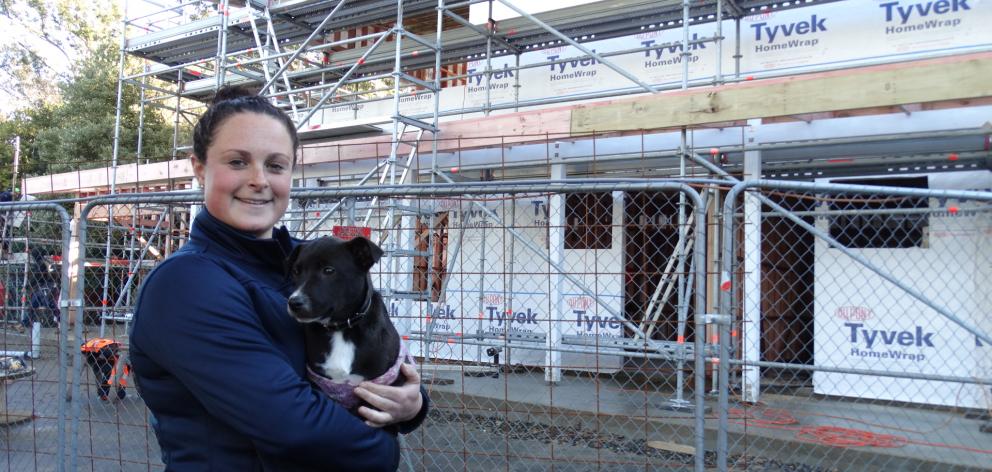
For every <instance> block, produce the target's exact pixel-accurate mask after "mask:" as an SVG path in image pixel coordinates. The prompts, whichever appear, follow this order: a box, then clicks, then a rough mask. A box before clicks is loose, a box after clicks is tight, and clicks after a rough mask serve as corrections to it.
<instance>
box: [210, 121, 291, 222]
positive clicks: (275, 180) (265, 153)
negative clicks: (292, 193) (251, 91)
mask: <svg viewBox="0 0 992 472" xmlns="http://www.w3.org/2000/svg"><path fill="white" fill-rule="evenodd" d="M192 159H193V172H194V173H195V174H196V178H197V179H198V180H199V181H200V184H202V185H203V197H204V201H205V205H206V206H207V211H209V212H210V214H211V215H213V216H214V217H215V218H217V219H219V220H221V221H223V222H224V223H227V224H228V225H230V226H231V227H233V228H235V229H238V230H241V231H245V232H248V233H251V234H253V235H255V236H256V237H259V238H270V237H272V228H273V227H274V226H275V224H276V222H277V221H279V219H280V218H282V215H283V213H285V212H286V207H287V206H288V205H289V187H290V184H291V180H292V175H293V172H292V170H293V169H292V166H293V141H292V139H291V138H290V136H289V132H287V130H286V127H285V125H283V123H282V122H280V121H279V120H276V119H275V118H272V117H270V116H268V115H263V114H260V113H238V114H235V115H232V116H230V117H228V118H227V119H225V120H224V121H223V122H221V124H220V126H219V127H218V128H217V129H216V130H215V131H214V135H213V140H212V142H211V143H210V146H209V147H208V148H207V156H206V162H203V161H201V160H200V159H197V158H196V157H193V158H192Z"/></svg>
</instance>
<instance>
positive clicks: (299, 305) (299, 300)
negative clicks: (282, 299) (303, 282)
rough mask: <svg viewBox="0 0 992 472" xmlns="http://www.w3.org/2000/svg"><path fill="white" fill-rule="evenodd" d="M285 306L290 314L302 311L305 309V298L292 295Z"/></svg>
mask: <svg viewBox="0 0 992 472" xmlns="http://www.w3.org/2000/svg"><path fill="white" fill-rule="evenodd" d="M287 304H288V305H289V311H292V312H300V311H304V310H306V308H307V300H306V298H305V297H302V296H300V295H293V296H291V297H289V300H288V301H287Z"/></svg>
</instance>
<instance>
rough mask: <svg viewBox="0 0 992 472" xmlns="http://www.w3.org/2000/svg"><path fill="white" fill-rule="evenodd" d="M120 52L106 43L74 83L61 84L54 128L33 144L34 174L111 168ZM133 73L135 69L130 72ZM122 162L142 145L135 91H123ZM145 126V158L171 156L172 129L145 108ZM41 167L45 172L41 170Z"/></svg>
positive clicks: (83, 66)
mask: <svg viewBox="0 0 992 472" xmlns="http://www.w3.org/2000/svg"><path fill="white" fill-rule="evenodd" d="M118 54H119V52H118V50H117V48H116V47H115V46H114V45H113V44H112V43H110V42H109V41H108V42H105V43H104V44H103V46H102V47H100V48H98V49H97V50H95V51H94V53H93V54H92V55H91V56H90V57H88V58H87V59H86V60H85V61H84V62H83V63H82V64H81V65H80V67H79V70H78V72H77V73H76V75H75V77H73V79H72V81H70V82H67V83H65V84H64V85H63V86H61V87H60V88H61V92H62V103H60V104H58V105H57V106H55V107H54V108H53V109H52V111H51V115H52V117H51V121H50V126H47V127H45V128H44V129H41V130H40V131H39V132H38V134H37V137H36V140H35V143H34V145H35V147H34V149H33V150H34V151H35V152H34V153H32V155H31V158H32V159H31V163H32V164H34V165H35V167H32V170H33V171H35V172H39V171H40V173H58V172H70V171H74V170H77V169H79V168H90V167H101V166H109V165H110V164H111V158H112V157H113V144H114V126H115V116H116V103H117V72H118V69H117V68H118V60H119V56H118ZM131 69H133V68H131ZM122 92H123V97H122V107H121V123H120V129H121V132H120V149H119V151H118V163H121V164H123V163H132V162H135V159H136V158H137V157H138V156H137V144H138V127H139V126H138V125H139V120H140V119H141V118H140V117H139V113H140V110H139V100H140V95H139V91H138V90H137V88H136V87H133V86H125V87H124V88H123V89H122ZM143 121H144V123H143V127H142V131H143V133H142V137H141V138H142V153H141V157H143V158H145V159H151V160H160V159H162V158H166V157H169V156H171V149H172V148H171V145H172V130H171V126H170V125H169V124H167V123H166V121H165V118H164V117H163V116H162V115H161V114H160V113H159V112H157V111H156V110H154V109H151V108H146V110H145V114H144V118H143ZM39 165H41V166H42V167H43V168H39V167H38V166H39Z"/></svg>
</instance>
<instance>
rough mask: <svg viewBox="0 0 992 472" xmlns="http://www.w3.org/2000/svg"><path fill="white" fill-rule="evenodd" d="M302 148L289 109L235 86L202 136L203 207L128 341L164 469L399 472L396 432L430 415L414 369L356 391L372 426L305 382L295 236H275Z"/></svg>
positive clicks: (141, 302) (207, 118)
mask: <svg viewBox="0 0 992 472" xmlns="http://www.w3.org/2000/svg"><path fill="white" fill-rule="evenodd" d="M298 146H299V142H298V140H297V137H296V128H295V126H294V125H293V123H292V121H291V120H290V119H289V118H288V117H287V116H286V115H285V114H284V113H283V112H282V111H281V110H279V109H277V108H275V107H274V106H272V105H271V104H270V103H269V102H268V101H266V100H265V99H263V98H261V97H258V96H254V95H246V94H245V93H243V92H240V91H237V90H231V89H225V90H221V91H220V92H218V97H217V98H216V99H215V100H214V103H213V104H212V105H211V106H210V108H209V109H208V110H207V111H206V112H204V114H203V115H202V116H201V117H200V120H199V122H198V123H197V125H196V128H195V129H194V135H193V153H194V156H193V158H192V164H193V170H194V173H195V175H196V178H197V179H198V180H199V182H200V183H201V184H202V186H203V189H204V207H205V210H204V211H201V212H200V213H199V215H197V217H196V220H195V221H194V223H193V229H192V231H191V234H190V240H189V242H188V243H187V244H186V245H185V246H183V248H182V249H181V250H179V251H178V252H176V253H175V254H174V255H173V256H172V257H170V258H169V259H167V260H166V261H165V262H163V263H162V264H160V265H159V266H158V267H156V269H155V270H154V271H152V273H151V274H149V276H148V277H147V278H146V279H145V282H144V285H143V286H142V289H141V293H140V295H139V297H138V301H137V304H136V307H135V319H134V325H133V331H132V333H131V341H130V344H131V354H130V355H131V363H132V366H133V370H134V374H135V382H136V384H137V386H138V390H139V392H140V393H141V395H142V397H143V398H144V400H145V403H146V405H147V406H148V408H149V409H150V410H151V412H152V416H153V424H154V427H155V433H156V436H157V437H158V441H159V445H160V446H161V449H162V460H163V462H165V464H166V469H167V470H179V471H189V470H232V471H249V470H273V471H285V470H362V471H370V470H395V469H396V468H397V466H398V463H399V447H398V444H397V439H396V431H399V432H404V433H405V432H409V431H411V430H412V429H414V428H416V427H417V426H418V425H419V424H420V422H421V421H422V420H423V418H424V416H425V415H426V413H427V403H428V402H427V397H426V393H424V392H423V390H422V389H421V388H420V377H419V376H418V374H417V372H416V370H415V369H414V368H413V367H411V366H408V365H405V366H404V371H403V372H404V374H405V375H406V377H407V379H408V381H407V383H406V384H404V385H403V386H399V387H388V386H380V385H374V384H370V385H366V384H362V385H361V386H359V388H357V389H356V390H355V392H356V394H358V395H359V396H360V397H362V399H364V400H365V401H366V402H368V403H369V404H370V405H372V406H374V407H375V408H368V407H362V408H361V409H359V414H360V415H361V417H362V418H359V417H357V416H355V415H352V414H351V413H349V412H348V411H347V410H345V409H344V408H342V407H340V406H338V405H337V404H335V403H334V402H333V401H331V400H329V399H327V398H326V397H324V396H323V395H322V394H320V393H318V391H317V390H315V389H313V388H312V387H311V385H310V384H309V383H308V382H307V380H306V372H305V366H306V361H305V350H304V341H303V332H302V330H301V327H300V325H299V324H298V323H297V322H295V321H294V320H292V319H291V318H290V317H289V316H288V315H287V313H286V296H287V295H288V294H289V293H290V289H291V282H290V280H289V278H288V277H287V274H286V273H285V268H284V260H285V257H286V255H287V254H289V253H290V251H291V250H292V248H293V247H294V245H295V244H297V241H295V240H293V239H292V238H291V237H290V236H289V233H288V232H287V231H286V229H285V227H281V228H274V226H275V224H276V222H277V221H278V220H279V219H280V218H281V217H282V216H283V213H285V211H286V207H287V206H288V204H289V188H290V182H291V177H292V168H293V162H294V156H295V154H296V150H297V148H298Z"/></svg>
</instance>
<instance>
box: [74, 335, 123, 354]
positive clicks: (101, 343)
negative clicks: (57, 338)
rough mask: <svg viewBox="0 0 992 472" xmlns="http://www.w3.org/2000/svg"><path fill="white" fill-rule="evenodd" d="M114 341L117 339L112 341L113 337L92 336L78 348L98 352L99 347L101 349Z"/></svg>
mask: <svg viewBox="0 0 992 472" xmlns="http://www.w3.org/2000/svg"><path fill="white" fill-rule="evenodd" d="M116 342H117V341H114V340H113V339H107V338H93V339H90V340H89V341H86V342H85V343H83V345H82V347H80V348H79V349H80V350H81V351H83V352H100V349H103V348H105V347H107V346H109V345H111V344H114V343H116Z"/></svg>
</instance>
